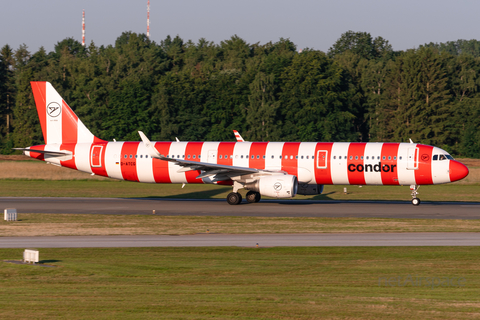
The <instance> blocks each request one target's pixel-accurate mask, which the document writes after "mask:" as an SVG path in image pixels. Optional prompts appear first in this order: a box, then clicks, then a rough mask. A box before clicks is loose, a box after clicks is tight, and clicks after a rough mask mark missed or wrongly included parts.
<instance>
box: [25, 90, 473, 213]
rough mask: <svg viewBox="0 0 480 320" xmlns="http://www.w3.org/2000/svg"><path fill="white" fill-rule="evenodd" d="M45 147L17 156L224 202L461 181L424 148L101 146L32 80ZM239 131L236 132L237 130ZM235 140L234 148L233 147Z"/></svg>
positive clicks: (452, 166) (456, 169)
mask: <svg viewBox="0 0 480 320" xmlns="http://www.w3.org/2000/svg"><path fill="white" fill-rule="evenodd" d="M30 84H31V86H32V91H33V95H34V99H35V104H36V107H37V112H38V116H39V118H40V124H41V127H42V133H43V137H44V140H45V144H44V145H36V146H31V147H27V148H16V150H22V151H23V152H24V154H25V155H27V156H30V157H32V158H35V159H39V160H43V161H45V162H48V163H51V164H54V165H58V166H62V167H67V168H71V169H75V170H79V171H83V172H88V173H90V174H95V175H100V176H105V177H110V178H114V179H120V180H127V181H138V182H147V183H178V184H187V183H205V184H217V185H229V186H232V188H233V190H232V192H230V193H229V194H228V196H227V202H228V203H229V204H231V205H237V204H239V203H241V202H242V195H241V194H240V193H239V190H241V189H246V190H248V192H247V194H246V200H247V202H248V203H254V202H258V201H260V199H261V197H262V196H268V197H273V198H293V197H295V196H296V195H297V194H300V195H316V194H321V193H322V191H323V188H324V185H410V189H411V196H412V200H411V201H412V204H413V205H415V206H418V205H419V204H420V199H419V198H418V197H417V194H418V188H419V187H420V186H421V185H434V184H442V183H449V182H453V181H457V180H460V179H463V178H465V177H466V176H467V175H468V168H467V167H466V166H465V165H463V164H462V163H461V162H459V161H456V160H454V159H453V157H452V156H451V155H450V154H449V153H448V152H446V151H444V150H442V149H440V148H438V147H434V146H429V145H424V144H418V143H413V141H411V140H410V143H375V142H367V143H366V142H246V141H244V140H243V138H241V136H240V135H239V134H238V135H236V137H237V142H187V141H179V140H178V138H177V139H176V141H173V142H170V141H168V142H151V141H150V140H149V139H148V138H147V136H146V135H145V134H144V133H143V132H141V131H139V132H138V133H139V135H140V138H141V140H142V142H138V141H136V142H134V141H126V142H120V141H118V142H117V141H114V142H108V141H105V140H102V139H99V138H97V137H95V136H94V135H93V134H92V133H91V132H90V131H89V130H88V129H87V127H86V126H85V125H84V124H83V123H82V121H81V120H80V119H79V118H78V117H77V115H76V114H75V113H74V112H73V111H72V109H71V108H70V107H69V106H68V104H67V103H66V102H65V101H64V100H63V99H62V97H61V96H60V94H59V93H58V92H57V91H56V90H55V89H54V88H53V86H52V85H51V84H50V83H49V82H45V81H32V82H31V83H30ZM237 133H238V132H237ZM239 141H240V142H239Z"/></svg>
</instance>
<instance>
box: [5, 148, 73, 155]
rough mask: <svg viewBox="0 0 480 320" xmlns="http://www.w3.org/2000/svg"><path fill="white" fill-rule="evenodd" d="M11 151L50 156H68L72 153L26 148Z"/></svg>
mask: <svg viewBox="0 0 480 320" xmlns="http://www.w3.org/2000/svg"><path fill="white" fill-rule="evenodd" d="M12 149H13V150H20V151H23V152H36V153H43V154H49V155H52V156H70V155H72V152H70V151H48V150H37V149H28V148H12Z"/></svg>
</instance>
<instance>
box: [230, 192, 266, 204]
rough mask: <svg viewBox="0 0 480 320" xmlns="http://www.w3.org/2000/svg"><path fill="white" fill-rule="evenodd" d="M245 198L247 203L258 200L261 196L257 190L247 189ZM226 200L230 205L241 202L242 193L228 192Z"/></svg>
mask: <svg viewBox="0 0 480 320" xmlns="http://www.w3.org/2000/svg"><path fill="white" fill-rule="evenodd" d="M246 198H247V202H248V203H255V202H258V201H260V199H261V198H262V196H261V195H260V193H258V192H255V191H248V192H247V195H246ZM227 202H228V204H231V205H236V204H239V203H241V202H242V195H241V194H240V193H239V192H230V193H229V194H228V196H227Z"/></svg>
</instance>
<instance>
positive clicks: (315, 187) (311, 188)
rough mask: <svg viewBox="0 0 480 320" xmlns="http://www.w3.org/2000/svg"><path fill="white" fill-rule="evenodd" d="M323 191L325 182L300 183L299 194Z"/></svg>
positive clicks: (312, 193)
mask: <svg viewBox="0 0 480 320" xmlns="http://www.w3.org/2000/svg"><path fill="white" fill-rule="evenodd" d="M322 192H323V184H306V183H305V184H303V183H299V184H298V190H297V194H301V195H304V196H306V195H315V194H321V193H322Z"/></svg>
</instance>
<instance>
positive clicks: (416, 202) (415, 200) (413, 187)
mask: <svg viewBox="0 0 480 320" xmlns="http://www.w3.org/2000/svg"><path fill="white" fill-rule="evenodd" d="M418 188H420V186H416V185H414V184H412V185H411V186H410V190H412V204H413V205H414V206H418V205H420V203H421V201H420V199H419V198H417V194H418Z"/></svg>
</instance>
